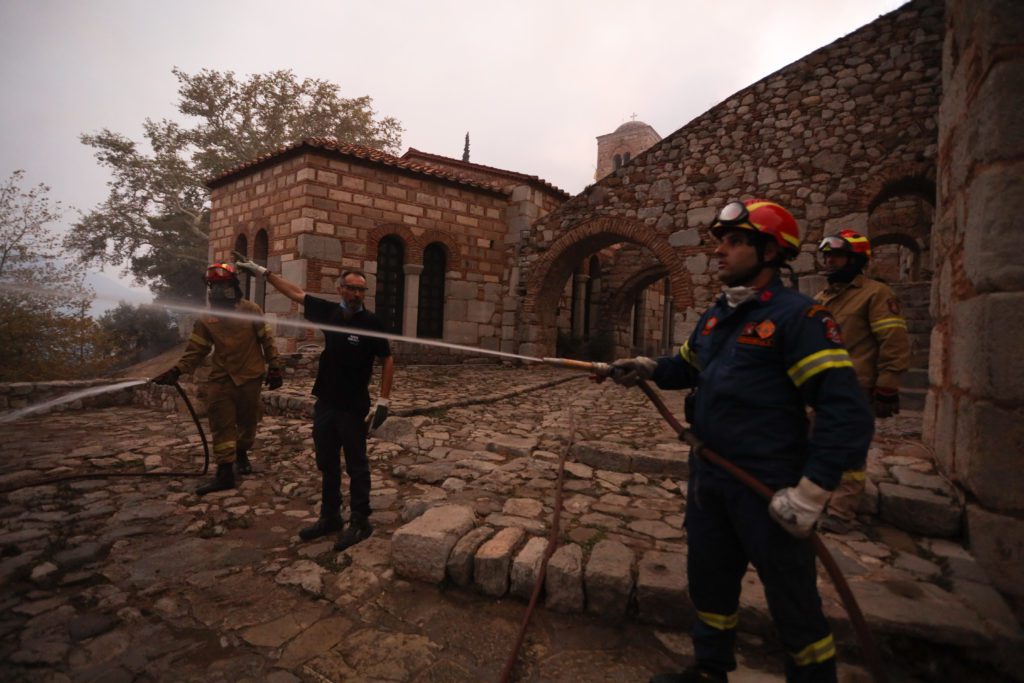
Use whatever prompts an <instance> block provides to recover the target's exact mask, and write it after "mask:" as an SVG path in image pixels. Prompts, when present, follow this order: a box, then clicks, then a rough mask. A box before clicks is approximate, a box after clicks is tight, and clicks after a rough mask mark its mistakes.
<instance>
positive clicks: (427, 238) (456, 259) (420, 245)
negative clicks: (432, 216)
mask: <svg viewBox="0 0 1024 683" xmlns="http://www.w3.org/2000/svg"><path fill="white" fill-rule="evenodd" d="M435 242H437V243H440V244H441V245H443V246H444V249H445V259H446V260H447V262H448V265H447V268H448V270H461V269H462V254H461V253H460V252H459V249H458V247H457V246H456V245H455V242H454V241H453V240H452V238H451V235H449V234H448V233H446V232H441V231H440V230H427V231H426V232H424V233H423V234H422V235H420V236H419V237H417V238H415V243H416V249H415V251H414V250H413V249H412V247H411V246H410V249H409V253H410V257H409V263H419V264H422V263H423V250H424V249H426V248H427V247H428V246H429V245H431V244H433V243H435ZM412 254H415V260H413V257H412Z"/></svg>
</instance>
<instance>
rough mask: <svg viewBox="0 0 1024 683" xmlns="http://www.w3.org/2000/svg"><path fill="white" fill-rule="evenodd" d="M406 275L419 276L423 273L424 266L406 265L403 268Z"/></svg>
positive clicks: (416, 264)
mask: <svg viewBox="0 0 1024 683" xmlns="http://www.w3.org/2000/svg"><path fill="white" fill-rule="evenodd" d="M402 270H404V271H405V274H406V275H419V274H420V273H422V272H423V266H422V265H421V264H419V263H406V264H405V265H403V266H402Z"/></svg>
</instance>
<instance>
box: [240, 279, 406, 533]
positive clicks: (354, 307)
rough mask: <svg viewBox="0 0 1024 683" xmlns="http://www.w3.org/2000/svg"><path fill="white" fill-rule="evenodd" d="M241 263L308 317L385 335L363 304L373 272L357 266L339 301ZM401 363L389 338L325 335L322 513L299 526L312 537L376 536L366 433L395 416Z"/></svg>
mask: <svg viewBox="0 0 1024 683" xmlns="http://www.w3.org/2000/svg"><path fill="white" fill-rule="evenodd" d="M237 265H238V267H240V268H243V269H245V270H247V271H249V272H251V273H253V274H254V275H263V276H264V277H266V278H267V282H269V283H270V284H272V285H273V286H274V287H275V288H276V289H277V290H278V291H279V292H281V293H282V294H284V295H285V296H286V297H288V298H289V299H291V300H292V301H295V302H297V303H299V304H302V307H303V311H304V315H305V317H306V319H307V320H310V321H312V322H315V323H323V324H327V325H339V326H343V327H350V328H358V329H364V330H373V331H377V332H382V331H383V327H382V325H381V324H380V321H379V320H378V319H377V316H375V315H374V314H373V313H371V312H370V311H368V310H366V308H365V307H364V306H363V299H364V298H365V296H366V276H365V275H363V274H362V273H360V272H359V271H355V270H346V271H343V272H342V274H341V277H340V278H338V294H340V295H341V301H340V302H339V303H336V302H333V301H328V300H327V299H321V298H318V297H315V296H312V295H310V294H306V292H305V291H303V290H302V288H300V287H298V286H297V285H295V284H292V283H291V282H288V281H287V280H285V279H284V278H283V277H281V276H280V275H277V274H275V273H271V272H269V271H268V270H267V269H266V268H264V267H263V266H260V265H257V264H256V263H253V262H252V261H248V260H244V259H243V260H239V261H238V262H237ZM374 357H379V358H383V359H384V365H383V369H382V372H381V387H380V398H379V399H378V400H377V405H376V406H375V407H374V410H373V412H372V413H371V414H370V415H369V417H367V411H368V410H369V408H370V392H369V385H370V376H371V375H372V374H373V359H374ZM394 368H395V362H394V358H392V356H391V349H390V348H389V346H388V342H387V340H386V339H381V338H379V337H368V336H365V335H361V334H355V333H340V332H327V331H325V332H324V350H323V353H321V354H320V367H319V369H318V370H317V373H316V382H315V383H314V384H313V395H314V396H316V398H317V401H316V406H315V408H314V414H313V443H314V445H315V447H316V465H317V467H318V468H319V469H320V472H321V475H322V493H321V501H320V518H319V519H317V521H316V522H315V523H314V524H313V525H312V526H308V527H306V528H304V529H302V530H300V531H299V536H300V537H301V538H302V540H304V541H310V540H313V539H314V538H320V537H321V536H326V535H327V534H329V533H332V532H335V531H337V532H339V534H338V542H337V543H335V544H334V549H335V550H339V551H340V550H345V549H346V548H348V547H350V546H353V545H355V544H356V543H359V542H360V541H362V540H364V539H366V538H368V537H369V536H370V534H372V533H373V526H372V525H371V524H370V519H369V517H370V463H369V461H368V460H367V459H366V436H367V433H368V432H372V431H373V430H374V429H376V428H377V427H379V426H380V425H381V423H382V422H384V420H385V419H387V415H388V397H389V396H390V395H391V380H392V378H393V376H394ZM341 451H344V452H345V471H346V472H347V473H348V477H349V506H350V509H351V515H350V517H349V524H348V527H347V528H346V527H345V526H344V524H343V523H342V520H341Z"/></svg>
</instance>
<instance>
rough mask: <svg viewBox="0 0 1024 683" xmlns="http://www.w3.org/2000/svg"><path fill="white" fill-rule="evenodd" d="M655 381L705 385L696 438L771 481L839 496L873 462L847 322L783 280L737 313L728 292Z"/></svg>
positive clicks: (870, 427) (663, 361)
mask: <svg viewBox="0 0 1024 683" xmlns="http://www.w3.org/2000/svg"><path fill="white" fill-rule="evenodd" d="M653 379H654V381H655V382H656V383H657V385H658V386H659V387H661V388H662V389H683V388H687V387H697V392H696V398H695V401H696V403H695V410H694V415H693V425H692V428H693V431H694V433H695V434H696V435H697V436H698V437H699V438H700V439H701V440H702V441H703V442H704V443H705V444H706V445H707V446H708V447H709V448H710V449H711V450H713V451H715V452H717V453H718V454H719V455H721V456H723V457H725V458H727V459H729V460H732V461H733V462H735V463H736V464H738V465H741V466H743V467H746V468H748V469H749V470H751V472H752V473H753V474H760V475H761V476H762V478H763V479H764V480H765V483H766V484H769V485H773V486H782V485H791V484H792V483H795V479H796V478H799V476H801V475H802V476H806V477H807V478H809V479H811V480H812V481H814V482H815V483H816V484H818V485H819V486H821V487H823V488H825V489H829V490H833V489H835V488H836V486H837V485H838V484H839V479H840V477H841V476H842V473H843V471H845V470H849V469H856V468H858V467H862V466H863V465H864V462H865V460H866V458H867V451H868V446H869V445H870V443H871V437H872V435H873V433H874V419H873V417H872V415H871V412H870V410H869V408H868V404H867V399H866V397H865V395H864V391H863V390H862V389H861V388H860V386H859V385H858V383H857V376H856V375H855V374H854V371H853V364H852V362H851V361H850V356H849V354H848V353H847V351H846V349H844V348H843V344H842V338H841V335H840V331H839V326H838V325H837V324H836V322H835V320H833V319H832V316H831V314H830V313H829V311H828V309H826V308H824V307H823V306H820V305H818V304H816V303H815V302H814V301H813V300H812V299H810V298H809V297H806V296H804V295H803V294H800V293H799V292H797V291H795V290H793V289H789V288H787V287H784V286H783V285H782V281H781V280H780V279H779V278H778V277H776V278H775V279H774V280H773V281H772V282H771V284H770V285H769V286H768V287H766V288H765V289H763V290H762V291H761V292H760V293H759V294H758V296H757V297H756V298H755V299H753V300H750V301H747V302H744V303H743V304H740V305H739V306H737V307H736V308H734V309H730V308H729V307H728V305H726V301H725V297H724V296H722V297H721V298H720V299H719V300H718V301H717V302H716V303H715V305H714V306H712V307H711V309H710V310H708V311H707V312H706V313H704V315H702V316H701V318H700V321H699V322H698V324H697V328H696V329H695V330H694V331H693V334H691V335H690V338H689V340H687V341H686V342H685V343H684V344H683V345H682V347H680V349H679V353H678V354H677V355H675V356H665V357H663V358H659V359H658V367H657V370H656V371H655V373H654V377H653ZM806 406H810V407H811V408H813V409H814V419H813V428H812V427H811V426H810V424H809V422H810V421H809V420H808V416H807V411H806ZM809 429H810V430H811V431H810V432H809ZM712 469H714V468H712ZM773 475H774V476H773Z"/></svg>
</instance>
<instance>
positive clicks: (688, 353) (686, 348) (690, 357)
mask: <svg viewBox="0 0 1024 683" xmlns="http://www.w3.org/2000/svg"><path fill="white" fill-rule="evenodd" d="M679 355H680V356H682V358H683V360H685V361H686V362H687V363H689V364H690V365H692V366H693V367H695V368H697V369H698V370H702V369H703V368H701V367H700V359H698V358H697V354H696V353H694V352H693V349H691V348H690V341H689V340H686V341H684V342H683V345H682V346H680V347H679Z"/></svg>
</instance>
